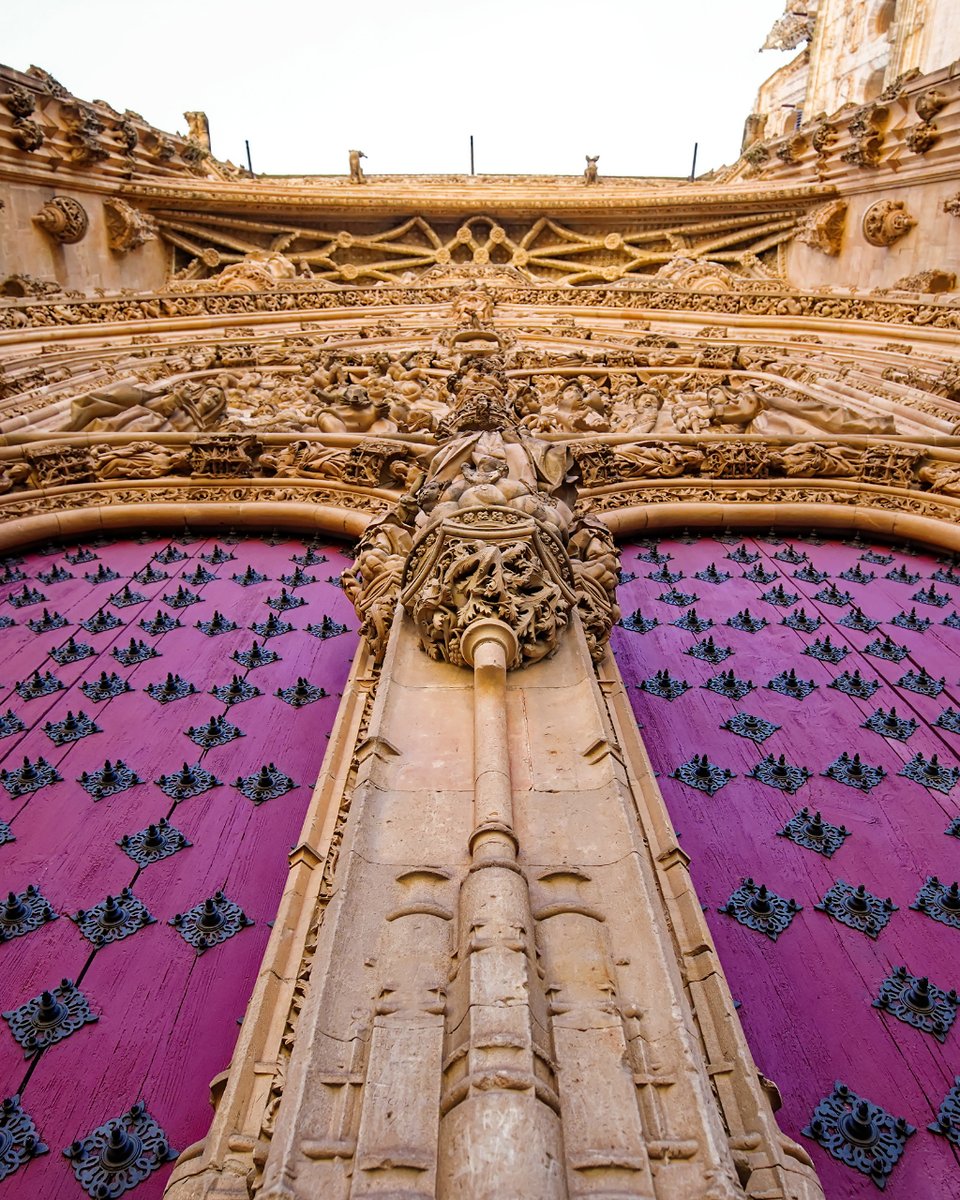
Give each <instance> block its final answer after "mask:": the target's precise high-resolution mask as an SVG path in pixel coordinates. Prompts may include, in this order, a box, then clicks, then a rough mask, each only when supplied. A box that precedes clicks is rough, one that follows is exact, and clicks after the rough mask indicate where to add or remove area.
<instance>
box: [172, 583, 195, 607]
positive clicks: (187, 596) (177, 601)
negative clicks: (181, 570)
mask: <svg viewBox="0 0 960 1200" xmlns="http://www.w3.org/2000/svg"><path fill="white" fill-rule="evenodd" d="M163 602H164V604H169V606H170V607H171V608H189V606H190V605H191V604H199V603H200V597H199V596H198V595H197V594H196V592H191V591H190V589H189V588H185V587H184V586H183V584H182V583H181V584H180V585H179V586H178V587H177V590H176V591H175V592H168V593H166V594H165V595H164V597H163Z"/></svg>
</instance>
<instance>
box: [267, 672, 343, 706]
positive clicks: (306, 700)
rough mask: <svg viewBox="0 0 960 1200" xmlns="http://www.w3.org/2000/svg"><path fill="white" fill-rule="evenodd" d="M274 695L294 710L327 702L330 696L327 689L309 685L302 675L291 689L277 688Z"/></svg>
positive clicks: (313, 684)
mask: <svg viewBox="0 0 960 1200" xmlns="http://www.w3.org/2000/svg"><path fill="white" fill-rule="evenodd" d="M273 694H274V695H275V696H278V697H279V698H280V699H281V700H283V701H285V703H287V704H289V705H290V706H291V707H292V708H303V707H304V705H306V704H313V702H314V701H315V700H326V698H327V697H328V696H329V695H330V693H329V692H328V691H327V690H326V688H322V687H318V686H317V685H316V684H315V683H308V682H307V680H306V679H304V677H303V676H302V675H298V676H297V682H296V683H295V684H293V685H292V686H291V687H285V688H277V690H276V691H275V692H274V693H273Z"/></svg>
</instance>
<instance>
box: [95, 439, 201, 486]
mask: <svg viewBox="0 0 960 1200" xmlns="http://www.w3.org/2000/svg"><path fill="white" fill-rule="evenodd" d="M91 457H92V459H93V464H94V470H95V471H96V473H97V475H98V476H99V478H101V479H162V478H163V477H164V476H167V475H178V474H182V473H183V472H184V470H185V468H187V465H188V464H189V462H190V448H189V447H188V446H184V447H180V446H163V445H160V444H158V443H157V442H130V443H128V444H127V445H126V446H101V447H97V448H95V449H94V450H93V451H92V452H91Z"/></svg>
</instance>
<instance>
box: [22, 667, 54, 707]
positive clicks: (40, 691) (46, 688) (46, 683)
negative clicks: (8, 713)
mask: <svg viewBox="0 0 960 1200" xmlns="http://www.w3.org/2000/svg"><path fill="white" fill-rule="evenodd" d="M64 686H65V685H64V684H63V683H61V682H60V680H59V679H57V677H56V676H55V675H53V674H52V673H51V672H50V671H45V672H44V673H43V674H42V675H41V674H40V672H39V671H34V673H33V674H32V675H28V676H27V678H26V679H21V680H20V681H19V683H17V685H16V693H17V695H18V696H19V697H20V698H21V700H39V699H40V697H41V696H49V695H51V694H52V693H53V692H61V691H63V688H64Z"/></svg>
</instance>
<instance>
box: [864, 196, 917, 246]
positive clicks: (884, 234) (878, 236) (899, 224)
mask: <svg viewBox="0 0 960 1200" xmlns="http://www.w3.org/2000/svg"><path fill="white" fill-rule="evenodd" d="M916 223H917V222H916V218H914V217H912V216H911V215H910V213H909V212H907V206H906V204H905V203H904V201H903V200H878V201H877V202H876V203H875V204H871V205H870V207H869V208H868V209H867V211H866V212H865V213H864V214H863V236H864V237H865V238H866V240H867V241H868V242H869V243H870V245H871V246H892V245H893V243H894V242H896V241H899V240H900V238H902V237H904V236H905V235H906V234H908V233H909V232H910V230H911V229H913V227H914V226H915V225H916Z"/></svg>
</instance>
